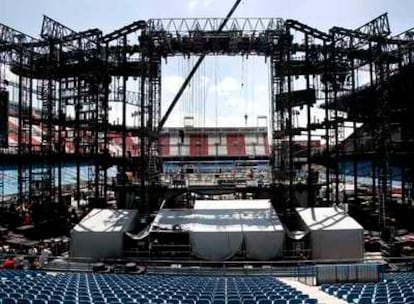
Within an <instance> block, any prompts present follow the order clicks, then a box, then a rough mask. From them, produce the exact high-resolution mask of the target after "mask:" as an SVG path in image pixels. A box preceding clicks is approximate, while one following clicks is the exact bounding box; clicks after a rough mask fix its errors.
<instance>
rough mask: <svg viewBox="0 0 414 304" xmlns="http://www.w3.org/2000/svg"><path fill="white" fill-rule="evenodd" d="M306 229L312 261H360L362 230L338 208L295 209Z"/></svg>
mask: <svg viewBox="0 0 414 304" xmlns="http://www.w3.org/2000/svg"><path fill="white" fill-rule="evenodd" d="M296 211H297V212H298V213H299V216H300V217H301V218H302V220H303V221H304V223H305V225H306V226H307V227H308V228H309V230H310V233H311V242H312V244H311V246H312V258H313V259H362V258H363V257H364V229H363V227H362V226H361V225H360V224H359V223H358V222H357V221H355V220H354V219H353V218H352V217H350V216H349V215H348V214H347V213H345V211H344V210H343V209H341V208H338V207H318V208H297V209H296Z"/></svg>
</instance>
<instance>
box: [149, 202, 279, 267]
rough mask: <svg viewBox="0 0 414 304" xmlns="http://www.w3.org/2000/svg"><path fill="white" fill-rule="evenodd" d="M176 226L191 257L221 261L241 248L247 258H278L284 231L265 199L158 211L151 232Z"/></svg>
mask: <svg viewBox="0 0 414 304" xmlns="http://www.w3.org/2000/svg"><path fill="white" fill-rule="evenodd" d="M177 226H179V227H180V229H181V230H182V231H187V232H189V235H190V242H191V247H192V250H193V252H194V254H195V255H196V256H198V257H200V258H203V259H207V260H225V259H229V258H231V257H232V256H234V255H235V254H236V253H237V252H239V251H240V249H241V248H242V245H243V242H244V245H245V249H246V256H247V257H248V258H251V259H258V260H267V259H271V258H274V257H279V256H282V251H283V244H284V234H285V232H284V229H283V226H282V225H281V223H280V220H279V218H278V217H277V215H276V213H275V211H274V209H273V208H272V206H271V204H270V202H269V201H268V200H229V201H225V200H224V201H196V203H195V205H194V209H162V210H160V212H159V214H158V215H157V217H156V218H155V220H154V223H153V226H152V229H153V231H157V232H159V231H162V230H173V229H174V228H173V227H177Z"/></svg>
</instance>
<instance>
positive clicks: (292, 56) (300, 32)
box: [0, 1, 414, 229]
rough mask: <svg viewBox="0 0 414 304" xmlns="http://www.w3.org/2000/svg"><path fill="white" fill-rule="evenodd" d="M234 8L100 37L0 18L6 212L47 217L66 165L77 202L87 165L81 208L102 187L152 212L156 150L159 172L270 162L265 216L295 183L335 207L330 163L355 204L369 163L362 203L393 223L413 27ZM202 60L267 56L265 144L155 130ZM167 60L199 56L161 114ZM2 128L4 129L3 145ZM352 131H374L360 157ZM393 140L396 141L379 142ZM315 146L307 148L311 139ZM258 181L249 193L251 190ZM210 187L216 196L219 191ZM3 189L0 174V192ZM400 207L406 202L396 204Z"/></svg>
mask: <svg viewBox="0 0 414 304" xmlns="http://www.w3.org/2000/svg"><path fill="white" fill-rule="evenodd" d="M238 3H240V1H237V3H236V5H235V6H234V7H233V9H232V11H231V12H230V14H229V15H228V16H227V17H226V18H173V19H148V20H139V21H135V22H132V23H130V24H128V25H126V26H124V27H122V28H120V29H116V30H114V31H113V32H111V33H103V32H102V31H101V30H99V29H98V28H95V29H88V30H85V31H79V32H78V31H74V30H72V29H70V28H69V27H67V26H65V25H63V24H61V23H59V22H58V21H56V20H54V19H52V18H50V17H48V16H44V18H43V22H42V27H41V32H40V36H39V37H31V36H30V35H26V34H24V33H22V32H20V31H18V30H16V29H13V28H11V27H9V26H7V25H4V24H0V64H1V69H0V70H1V71H2V73H1V74H0V92H1V94H0V111H1V113H0V129H1V130H0V144H1V146H2V147H1V150H0V152H1V157H0V162H1V163H0V165H2V166H6V165H8V164H10V163H13V164H15V165H16V167H17V172H18V174H17V183H18V193H17V195H16V199H15V200H13V201H12V202H11V204H15V205H18V204H26V203H30V204H31V205H32V206H36V207H37V208H38V212H37V213H36V216H34V217H33V220H34V221H35V222H42V221H45V220H47V219H48V218H50V217H51V216H55V215H56V214H58V213H59V212H58V210H60V207H61V206H65V204H66V203H65V202H66V198H65V195H66V193H65V191H64V184H63V179H64V178H63V176H62V175H63V174H62V172H63V170H62V168H63V167H64V164H65V163H72V164H74V166H75V167H76V182H75V187H74V191H73V196H74V199H75V201H77V202H78V205H80V201H81V187H82V181H81V170H80V168H81V167H82V166H83V165H84V164H88V166H89V167H90V168H91V171H90V180H89V181H88V190H89V191H88V197H87V201H88V202H89V207H90V208H91V207H94V206H95V207H96V206H98V207H105V206H106V204H107V201H108V193H109V190H110V189H112V190H114V191H116V192H117V198H118V200H119V202H120V203H119V206H120V207H124V208H125V207H127V206H130V205H131V206H133V208H136V209H139V211H140V212H141V213H145V214H147V215H149V214H152V213H153V212H154V211H155V210H157V209H158V208H159V206H160V205H161V203H162V202H163V200H164V199H165V197H164V195H165V191H164V189H165V188H168V187H169V185H167V187H166V185H165V182H166V180H165V176H163V174H164V172H162V169H163V164H162V162H163V160H164V159H163V158H164V156H165V155H166V154H167V155H168V156H165V161H166V162H168V161H170V162H171V163H170V164H171V166H172V164H173V163H172V162H173V161H176V160H177V159H178V158H180V161H181V158H185V160H186V161H188V162H190V161H191V159H192V158H194V159H195V160H201V157H206V158H209V157H211V158H214V157H220V158H222V159H225V158H226V157H229V155H230V158H231V160H236V159H238V158H240V159H241V160H242V161H246V162H247V161H249V159H248V158H249V155H251V154H252V155H253V157H254V160H256V161H259V160H268V168H269V171H270V173H269V178H268V180H266V179H263V180H265V182H263V184H264V185H266V187H267V188H268V189H269V191H268V193H269V198H270V199H271V200H272V204H273V205H274V206H275V207H276V209H278V208H279V207H280V208H283V209H287V210H292V209H294V208H295V207H296V206H297V199H295V197H296V192H297V189H298V188H301V189H302V188H303V189H304V191H303V193H305V194H304V196H306V197H304V199H305V202H306V205H307V206H309V207H315V206H319V205H324V206H330V205H333V204H339V203H342V198H341V195H340V194H341V189H340V188H341V185H342V184H343V183H344V182H345V181H344V176H343V174H342V172H341V166H340V164H341V162H342V161H345V160H351V161H352V162H353V164H354V168H355V170H353V179H354V188H355V191H354V196H355V197H353V198H352V199H353V200H352V201H353V202H355V204H358V203H359V202H360V198H359V197H358V195H359V191H357V190H358V189H357V188H358V184H359V182H358V181H359V175H358V170H357V169H358V161H359V160H361V159H363V160H369V161H371V162H372V163H373V166H372V168H373V169H372V182H371V184H372V185H371V186H372V188H371V191H370V192H369V193H370V198H369V200H370V202H371V205H372V206H373V208H375V210H376V211H378V212H377V214H378V216H377V228H379V229H385V228H387V226H388V225H391V223H392V220H391V219H390V218H389V217H388V213H389V210H387V207H388V206H389V204H390V202H392V200H393V197H392V195H391V188H392V187H391V185H390V180H391V177H392V168H393V164H395V165H396V166H398V167H400V168H402V172H403V173H402V176H403V183H402V184H403V193H407V191H411V189H412V181H413V172H414V171H413V167H412V162H411V158H412V156H413V155H412V154H413V149H412V148H413V147H412V139H413V136H412V135H413V132H412V124H410V118H411V117H413V114H414V113H413V106H412V104H411V103H410V102H409V101H410V100H411V99H412V98H411V97H412V85H411V83H412V81H411V80H412V77H413V76H412V75H413V73H412V72H413V68H412V66H413V56H412V55H413V50H414V43H413V37H414V35H413V31H412V30H408V31H406V32H404V33H402V34H399V35H392V33H391V30H390V26H389V20H388V16H387V14H383V15H381V16H378V17H377V18H375V19H373V20H371V21H369V22H368V23H366V24H364V25H362V26H360V27H357V28H355V29H345V28H340V27H332V28H331V29H330V30H329V31H328V32H323V31H320V30H318V29H315V28H313V27H311V26H309V25H306V24H303V23H301V22H300V21H296V20H292V19H289V20H283V19H281V18H232V17H231V15H232V13H233V12H234V10H235V8H236V7H237V5H238ZM207 55H208V56H210V55H211V56H221V55H229V56H261V57H264V58H265V59H266V60H267V62H268V66H269V70H270V86H269V87H270V97H271V102H270V119H269V120H270V128H269V130H270V132H269V135H270V137H271V143H270V144H269V145H268V146H267V145H266V142H265V141H264V137H263V136H262V137H261V138H258V139H257V140H258V141H257V144H254V141H253V142H250V140H251V138H250V136H249V134H250V131H249V130H244V132H245V134H242V136H239V135H237V136H235V135H234V134H233V135H232V134H231V133H228V134H226V136H225V142H224V141H222V142H221V143H220V142H218V145H216V143H217V142H216V139H217V138H216V137H214V136H212V134H211V132H210V131H212V132H214V131H213V130H193V131H191V130H185V129H184V130H181V131H182V132H183V133H181V132H180V130H174V129H165V128H164V127H165V123H166V121H167V120H168V118H169V116H170V113H171V112H172V110H173V109H174V107H175V106H176V104H177V103H178V101H179V99H180V96H181V95H182V93H183V92H184V90H185V88H186V86H187V85H188V84H189V82H190V81H191V78H192V76H193V75H194V74H195V72H196V71H197V68H198V67H199V66H200V64H201V62H202V61H203V59H204V57H205V56H207ZM172 56H182V57H183V58H187V57H189V56H198V57H199V58H198V61H197V63H196V65H195V66H194V69H193V70H192V71H191V73H190V74H189V76H188V77H187V78H186V79H185V81H184V82H183V85H182V87H181V88H180V90H179V91H178V93H177V95H176V98H174V100H173V101H172V102H171V104H170V106H169V107H168V108H167V109H166V111H165V112H164V111H161V78H162V59H163V58H168V57H172ZM3 71H7V73H6V72H3ZM129 88H136V90H134V91H130V90H129ZM10 102H15V103H17V106H16V107H15V108H14V111H15V113H16V119H11V120H10V119H5V117H6V116H8V115H9V114H8V110H9V104H10ZM367 105H369V106H367ZM115 108H117V109H118V108H119V109H120V113H118V118H119V119H115V120H111V119H110V117H111V115H113V114H114V113H115V112H116V111H115ZM316 112H318V113H319V114H318V116H319V118H318V119H315V118H314V115H316ZM132 114H134V119H133V121H134V123H131V122H130V117H129V116H131V115H132ZM400 114H401V115H400ZM299 116H302V117H305V119H304V120H299V119H298V117H299ZM9 122H11V124H12V125H13V128H14V129H15V130H16V131H15V135H13V136H12V138H11V139H10V140H9V137H8V136H6V134H8V127H9ZM364 128H367V129H368V130H369V132H370V134H369V136H370V137H372V141H371V143H372V147H370V148H369V149H367V148H366V147H365V146H364V145H362V144H361V141H359V140H358V136H357V135H358V132H359V131H360V130H362V129H364ZM40 129H41V130H42V131H41V132H40ZM345 129H350V130H351V133H353V134H354V135H355V136H354V137H352V138H353V147H352V151H350V152H349V151H345V150H343V149H342V146H341V142H343V140H344V139H345V136H346V135H345V134H346V132H345ZM198 131H200V132H201V133H200V132H198ZM163 132H165V133H163ZM260 132H261V131H260ZM224 133H226V131H224ZM253 133H259V131H258V130H255V131H254V132H253ZM261 133H263V134H265V133H266V132H265V131H263V132H261ZM394 133H398V136H391V134H394ZM177 135H178V137H177ZM187 138H188V139H189V141H188V142H186V139H187ZM177 139H178V140H177ZM262 139H263V141H262ZM299 140H300V141H302V146H306V149H304V151H301V153H300V157H297V155H295V153H297V147H295V141H299ZM315 140H316V143H318V142H319V144H315V145H314V143H315ZM182 141H183V142H182ZM243 141H244V144H243ZM181 142H182V144H181ZM303 143H305V145H304V144H303ZM223 146H225V147H226V149H225V150H223V149H222V148H223ZM243 147H244V148H243ZM187 148H188V150H186V149H187ZM167 150H169V151H167ZM213 155H214V156H213ZM315 164H319V165H320V166H323V167H324V168H325V170H324V171H323V175H324V176H323V178H322V179H321V180H318V179H315V178H314V177H315V174H314V173H315V172H314V169H313V166H314V165H315ZM113 166H117V169H118V177H117V178H116V179H114V180H112V178H110V177H108V169H109V168H111V167H113ZM187 169H188V170H190V169H191V167H185V168H184V171H185V170H187ZM131 172H132V176H133V177H134V178H135V182H134V183H131V182H130V179H129V175H130V173H131ZM299 172H301V173H302V174H301V180H300V181H299V178H298V177H299V175H300V174H299ZM184 173H188V174H194V172H192V173H191V172H184ZM249 174H250V173H249ZM173 179H174V178H173ZM180 180H182V179H181V178H180ZM229 180H230V179H227V180H221V183H224V184H226V183H228V181H229ZM167 182H168V180H167ZM247 182H250V181H246V183H247ZM263 184H259V183H257V184H250V185H248V186H249V187H252V188H254V189H256V192H260V191H261V187H262V186H263ZM180 186H181V188H182V189H181V190H180V191H184V190H187V192H189V191H190V190H191V189H189V188H188V189H187V185H186V184H184V185H182V184H181V185H180ZM213 186H214V187H215V188H216V189H218V191H221V190H220V187H218V186H220V185H215V184H214V185H213ZM224 186H227V185H224ZM214 187H213V188H214ZM321 187H323V189H324V192H323V194H321V192H320V191H319V190H320V189H321ZM3 188H4V178H2V179H0V192H2V191H3V190H1V189H3ZM132 188H133V189H134V191H135V192H133V194H132V195H131V193H132V192H131V189H132ZM233 188H234V189H236V188H237V187H236V186H234V187H233ZM212 190H214V189H212ZM234 191H236V190H234ZM131 198H132V199H131ZM363 199H364V200H365V199H366V197H364V198H363ZM361 200H362V199H361ZM131 201H132V203H131ZM402 201H403V202H408V198H407V196H403V198H402ZM59 206H60V207H59ZM410 208H411V207H410ZM52 210H53V211H52ZM55 211H56V212H55ZM394 222H395V221H394Z"/></svg>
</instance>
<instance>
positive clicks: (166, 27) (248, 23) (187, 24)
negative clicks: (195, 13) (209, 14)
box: [147, 18, 284, 36]
mask: <svg viewBox="0 0 414 304" xmlns="http://www.w3.org/2000/svg"><path fill="white" fill-rule="evenodd" d="M224 21H225V18H171V19H149V20H148V22H147V24H148V31H149V32H168V33H170V34H171V35H177V36H178V35H189V34H193V35H195V34H197V33H203V32H204V33H206V32H217V31H218V30H219V28H220V26H221V24H223V22H224ZM283 30H284V22H283V19H281V18H230V19H229V20H228V22H227V23H226V24H225V26H224V27H223V28H222V30H221V31H223V32H238V33H240V34H241V33H250V34H252V35H259V34H261V33H263V32H267V31H283Z"/></svg>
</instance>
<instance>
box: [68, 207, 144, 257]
mask: <svg viewBox="0 0 414 304" xmlns="http://www.w3.org/2000/svg"><path fill="white" fill-rule="evenodd" d="M136 217H137V211H136V210H111V209H92V211H91V212H89V213H88V215H87V216H85V217H84V218H83V219H82V221H81V222H80V223H79V224H77V225H76V226H75V227H74V228H73V229H72V231H71V246H70V253H71V256H72V257H89V258H94V259H99V258H109V257H120V256H122V253H123V242H124V233H126V232H129V231H132V230H133V229H134V226H135V220H136Z"/></svg>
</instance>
